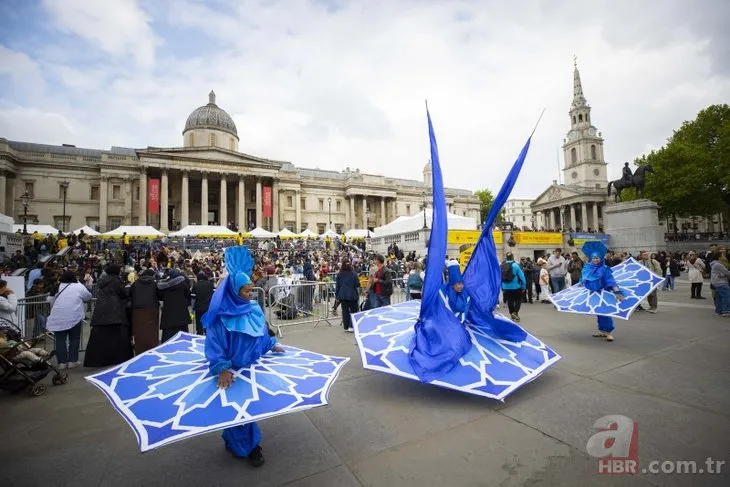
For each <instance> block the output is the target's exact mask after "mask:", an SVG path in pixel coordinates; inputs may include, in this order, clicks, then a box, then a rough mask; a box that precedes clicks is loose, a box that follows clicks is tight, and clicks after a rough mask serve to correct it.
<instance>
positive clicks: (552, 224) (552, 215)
mask: <svg viewBox="0 0 730 487" xmlns="http://www.w3.org/2000/svg"><path fill="white" fill-rule="evenodd" d="M548 212H549V213H550V228H551V229H552V230H555V228H556V227H557V225H556V224H555V208H550V209H549V210H548Z"/></svg>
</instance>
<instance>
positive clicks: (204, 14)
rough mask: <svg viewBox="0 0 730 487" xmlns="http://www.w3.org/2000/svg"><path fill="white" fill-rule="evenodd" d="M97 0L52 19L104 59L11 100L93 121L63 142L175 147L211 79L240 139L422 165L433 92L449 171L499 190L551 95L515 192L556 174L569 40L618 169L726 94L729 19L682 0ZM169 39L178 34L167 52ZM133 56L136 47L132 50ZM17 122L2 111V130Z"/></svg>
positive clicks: (398, 166) (296, 151) (376, 167)
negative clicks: (725, 22) (39, 94)
mask: <svg viewBox="0 0 730 487" xmlns="http://www.w3.org/2000/svg"><path fill="white" fill-rule="evenodd" d="M99 3H103V2H80V1H76V2H71V3H69V2H48V4H47V6H48V8H49V9H51V11H52V12H53V19H54V21H55V22H56V23H57V25H59V26H61V27H62V28H63V29H65V30H66V31H69V32H73V33H74V34H75V35H78V36H80V37H82V38H83V39H86V40H88V41H89V42H90V43H91V44H97V43H98V44H99V45H100V46H101V47H102V48H103V49H104V50H105V51H106V52H107V53H109V57H108V59H106V60H103V61H100V62H98V63H96V64H94V65H93V66H91V67H88V66H84V67H79V66H75V65H74V64H73V62H72V61H70V60H68V58H67V57H65V56H64V58H63V60H61V61H58V62H57V64H55V65H54V67H53V69H51V68H50V67H48V65H49V63H50V62H54V61H55V60H54V59H39V60H37V61H38V62H40V63H41V64H42V65H43V66H46V67H48V68H47V69H48V70H49V72H53V73H55V76H57V77H58V79H60V81H61V83H62V84H63V86H64V87H65V89H64V90H62V91H61V93H60V94H54V96H53V97H46V98H41V99H38V100H35V101H34V102H33V103H31V102H29V101H28V100H21V99H11V100H9V101H11V102H14V103H16V104H26V105H31V106H34V107H35V108H36V109H38V110H39V113H43V112H46V111H51V110H52V111H53V112H56V113H60V114H62V115H64V116H65V117H67V118H68V119H72V120H73V119H77V120H83V121H84V124H87V125H88V126H90V127H94V130H93V131H86V130H79V131H77V134H76V139H75V140H74V141H67V140H64V142H70V143H75V144H76V145H78V146H82V145H87V146H92V147H97V148H107V147H109V146H111V145H127V146H137V147H143V146H147V145H155V146H165V145H169V146H176V145H180V144H181V142H182V137H181V130H182V128H183V124H184V122H185V118H186V117H187V115H188V114H189V113H190V112H191V111H192V110H194V109H195V108H196V107H197V106H199V105H202V104H204V103H206V102H207V94H208V91H210V89H214V90H215V91H216V93H217V95H218V104H219V105H220V106H221V107H222V108H224V109H226V110H227V111H228V112H229V113H230V114H231V116H232V117H233V118H234V120H235V121H236V123H237V126H238V131H239V136H240V138H241V143H240V149H241V151H243V152H247V153H251V154H255V155H259V156H262V157H269V158H279V159H282V160H288V161H292V162H293V163H295V164H297V165H299V166H304V167H321V168H327V169H335V170H341V169H344V168H345V167H346V166H350V167H359V168H360V169H361V170H362V171H365V172H372V173H380V174H388V175H393V176H398V177H408V178H413V179H421V177H422V176H421V171H422V168H423V165H424V164H425V162H426V160H427V158H428V144H427V134H426V122H425V110H424V104H423V101H424V99H426V98H428V100H429V106H430V108H431V113H432V116H433V119H434V124H435V128H436V135H437V137H438V141H439V148H440V150H441V160H442V164H443V166H444V176H445V182H446V184H447V185H448V186H452V187H466V188H470V189H477V188H480V187H490V188H492V189H498V187H499V185H500V184H501V182H502V180H503V178H504V176H505V175H506V173H507V171H508V169H509V166H510V165H511V164H512V162H513V161H514V159H515V157H516V156H517V154H518V152H519V150H520V149H521V147H522V144H523V143H524V141H525V138H526V137H527V135H529V132H530V130H531V129H532V127H533V125H534V123H535V120H536V119H537V116H538V115H539V113H540V111H541V110H542V109H543V108H544V107H547V111H546V113H545V116H544V118H543V121H542V123H541V125H540V127H539V129H538V131H537V133H536V134H535V137H534V139H533V143H532V147H531V151H530V155H529V157H528V160H527V163H526V165H525V168H524V170H523V173H522V175H521V177H520V180H519V182H518V184H517V187H516V188H515V191H514V193H513V196H515V197H533V196H536V195H538V194H539V193H540V192H542V191H543V190H544V189H545V187H546V186H547V185H548V184H549V183H550V181H551V180H553V179H555V178H556V173H557V169H556V166H557V162H556V157H557V153H558V151H559V148H560V146H561V144H562V139H563V137H564V136H565V134H566V132H567V131H568V129H569V122H568V114H567V112H568V109H569V106H570V102H571V99H572V81H573V79H572V76H573V73H572V68H573V67H572V56H573V54H574V53H575V54H577V55H578V62H579V66H580V68H581V75H582V79H583V87H584V90H585V93H586V96H587V98H588V101H589V103H590V104H591V105H592V106H593V117H592V119H593V121H594V123H595V125H596V126H597V127H598V128H599V130H600V131H601V132H602V133H603V136H604V138H605V139H606V148H605V153H606V157H607V160H608V161H609V163H610V171H609V174H611V175H612V176H613V177H618V175H619V174H620V167H621V166H622V165H623V161H626V160H632V159H633V158H634V157H636V156H639V155H641V154H642V153H644V151H645V150H646V149H647V148H648V147H658V146H661V145H662V144H663V143H664V141H665V139H666V138H667V137H668V136H669V135H670V134H671V131H672V130H673V129H674V128H676V127H678V126H679V124H680V123H681V122H682V121H683V120H686V119H691V118H693V117H694V116H695V115H696V113H697V112H698V111H699V110H700V109H702V108H704V107H706V106H707V105H709V104H711V103H720V102H726V101H727V99H728V97H729V96H730V85H729V84H728V78H727V77H726V76H727V71H724V70H723V69H721V68H722V66H721V64H720V61H721V60H720V61H719V60H718V59H719V58H718V57H717V56H715V55H714V54H713V53H717V52H722V51H723V49H724V48H721V47H717V43H718V42H723V40H722V39H721V38H719V37H717V36H720V35H722V32H723V31H720V30H716V31H711V32H710V31H708V32H703V31H702V30H701V29H697V28H696V27H695V26H696V25H699V23H701V22H700V21H702V19H703V18H704V17H701V16H699V15H700V14H697V16H696V17H693V11H692V10H691V9H690V10H688V9H687V8H685V7H684V6H683V5H682V4H681V3H680V2H674V1H669V2H662V3H659V2H646V3H647V4H649V5H645V4H644V3H641V5H640V6H637V5H635V4H634V3H628V2H599V1H597V2H594V3H593V4H591V7H590V10H591V15H586V14H585V10H586V7H585V4H584V3H582V2H579V1H574V2H528V3H518V4H515V5H510V4H507V3H505V2H470V1H460V2H457V1H454V2H452V1H448V2H447V1H441V2H437V1H431V2H418V1H415V0H402V1H385V0H381V1H369V2H350V3H341V4H339V8H338V9H328V8H327V4H326V3H325V2H319V3H314V2H311V1H297V0H291V1H282V2H268V1H267V2H260V1H248V2H237V1H232V2H222V1H216V2H202V1H191V0H188V1H182V0H180V1H170V2H164V3H151V4H143V5H144V7H145V8H146V9H147V11H146V12H143V11H141V10H139V8H138V6H136V4H133V3H131V2H124V3H122V2H113V3H110V4H104V5H103V6H102V7H99V6H98V4H99ZM716 3H722V0H717V2H716ZM59 5H63V8H62V7H61V6H59ZM658 8H659V9H660V10H661V17H660V18H659V17H655V16H654V12H655V11H656V10H657V9H658ZM706 8H710V7H707V6H706ZM702 15H704V14H702ZM655 18H656V19H657V20H656V23H657V25H656V26H654V27H652V25H653V19H655ZM626 19H633V20H631V21H627V20H626ZM91 24H94V25H91ZM152 25H154V26H155V28H156V30H155V31H154V33H153V32H152V27H151V26H152ZM717 32H720V33H719V34H718V33H717ZM157 38H159V40H158V39H157ZM160 43H164V44H160ZM158 44H160V45H164V48H165V49H164V50H162V49H161V50H158V51H157V52H156V53H155V46H156V45H158ZM163 52H164V54H163ZM191 53H193V54H191ZM126 55H132V56H134V60H135V62H134V63H131V64H124V63H123V59H124V56H126ZM713 56H714V57H713ZM153 60H154V64H149V63H152V61H153ZM139 64H142V65H148V67H149V68H151V69H141V70H140V69H137V67H138V65H139ZM20 77H21V78H22V77H23V76H20ZM80 94H83V96H81V95H80ZM7 132H8V130H7V129H6V125H5V124H4V123H3V124H0V136H7V135H6V133H7ZM14 133H17V130H15V129H14ZM31 135H32V137H33V140H36V141H38V142H48V141H49V140H47V138H46V137H45V136H44V135H43V134H38V133H37V131H32V132H29V134H28V135H26V136H25V137H22V138H24V139H25V140H28V139H29V136H31Z"/></svg>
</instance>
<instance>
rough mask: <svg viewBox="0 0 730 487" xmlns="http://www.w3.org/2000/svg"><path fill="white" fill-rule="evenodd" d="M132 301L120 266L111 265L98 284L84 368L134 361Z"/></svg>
mask: <svg viewBox="0 0 730 487" xmlns="http://www.w3.org/2000/svg"><path fill="white" fill-rule="evenodd" d="M128 297H129V295H128V291H127V289H126V288H125V287H124V284H123V283H122V279H121V277H120V269H119V266H118V265H116V264H109V265H108V266H107V267H106V272H105V274H104V275H102V276H101V278H100V279H99V283H98V291H97V298H96V305H95V306H94V313H93V314H92V315H91V336H90V337H89V344H88V345H87V346H86V355H85V356H84V367H107V366H109V365H116V364H120V363H122V362H125V361H127V360H129V359H130V358H132V340H131V333H130V330H129V322H128V321H127V313H126V306H127V299H128Z"/></svg>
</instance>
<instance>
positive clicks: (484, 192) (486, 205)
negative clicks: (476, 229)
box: [474, 189, 504, 223]
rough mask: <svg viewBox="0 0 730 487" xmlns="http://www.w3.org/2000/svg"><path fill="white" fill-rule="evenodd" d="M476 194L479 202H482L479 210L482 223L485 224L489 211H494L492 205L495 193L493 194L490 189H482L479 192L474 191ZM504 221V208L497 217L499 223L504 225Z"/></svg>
mask: <svg viewBox="0 0 730 487" xmlns="http://www.w3.org/2000/svg"><path fill="white" fill-rule="evenodd" d="M474 194H475V195H476V196H478V197H479V201H480V202H481V207H480V209H479V212H480V216H481V221H480V223H484V220H486V219H487V215H488V214H489V210H491V209H492V204H493V203H494V193H492V191H491V190H489V189H480V190H478V191H474ZM503 221H504V208H502V211H500V212H499V215H497V223H502V222H503Z"/></svg>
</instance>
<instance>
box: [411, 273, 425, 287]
mask: <svg viewBox="0 0 730 487" xmlns="http://www.w3.org/2000/svg"><path fill="white" fill-rule="evenodd" d="M408 289H411V290H413V291H420V290H421V289H423V279H421V274H420V273H418V272H414V273H413V274H411V275H409V276H408Z"/></svg>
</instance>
